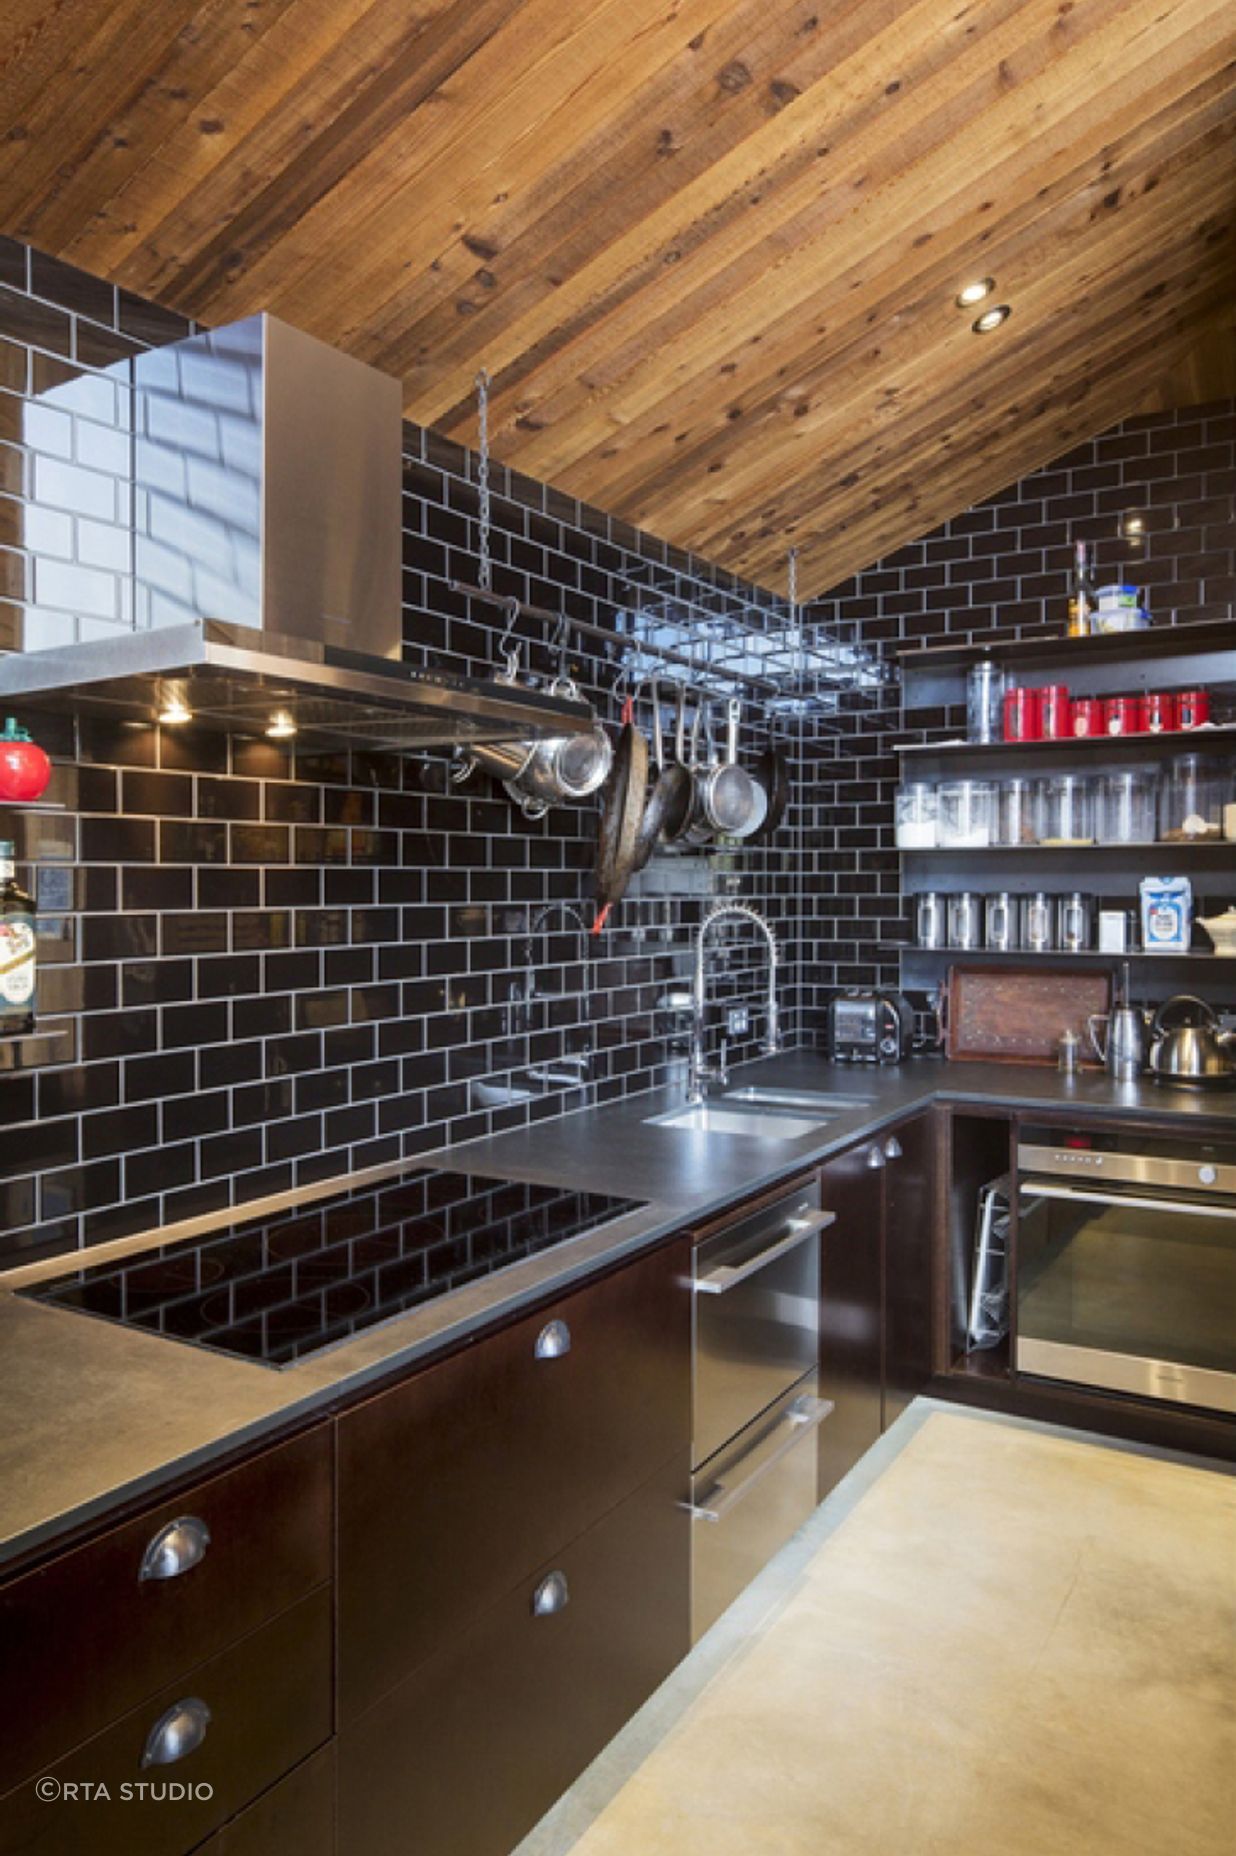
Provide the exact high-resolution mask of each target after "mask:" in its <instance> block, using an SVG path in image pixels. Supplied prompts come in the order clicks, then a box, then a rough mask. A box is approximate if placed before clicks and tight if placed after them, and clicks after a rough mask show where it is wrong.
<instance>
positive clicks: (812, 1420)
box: [679, 1393, 837, 1521]
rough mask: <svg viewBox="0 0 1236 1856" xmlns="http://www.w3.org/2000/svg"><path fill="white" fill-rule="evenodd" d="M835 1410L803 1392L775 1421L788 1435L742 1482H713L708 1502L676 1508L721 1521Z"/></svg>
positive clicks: (699, 1518) (827, 1401)
mask: <svg viewBox="0 0 1236 1856" xmlns="http://www.w3.org/2000/svg"><path fill="white" fill-rule="evenodd" d="M836 1409H837V1407H836V1405H835V1403H834V1402H833V1400H832V1399H830V1398H813V1397H811V1396H810V1395H809V1394H806V1393H804V1394H803V1395H802V1396H801V1397H800V1398H796V1399H795V1400H794V1402H793V1404H791V1405H787V1407H786V1409H785V1411H784V1412H783V1413H782V1414H781V1417H780V1419H779V1420H778V1423H779V1424H784V1425H785V1427H786V1429H787V1430H788V1432H789V1435H788V1436H787V1437H785V1438H784V1439H783V1440H782V1442H781V1443H779V1444H778V1445H777V1447H776V1448H775V1449H774V1450H772V1451H770V1452H769V1454H768V1455H767V1456H766V1457H765V1458H764V1461H763V1462H762V1463H761V1464H759V1466H758V1467H757V1468H756V1469H753V1470H752V1471H751V1472H750V1474H749V1475H748V1476H747V1477H746V1479H745V1480H744V1481H742V1482H733V1483H729V1482H714V1483H713V1485H712V1487H711V1488H710V1489H709V1490H708V1500H707V1501H703V1502H682V1503H680V1504H679V1505H680V1507H683V1508H685V1509H686V1511H687V1513H688V1514H689V1515H690V1516H691V1519H692V1520H693V1521H724V1519H725V1517H726V1515H727V1514H728V1513H729V1512H730V1509H731V1508H735V1507H737V1505H738V1503H739V1502H740V1501H741V1500H742V1499H743V1497H744V1496H745V1495H749V1494H750V1493H751V1490H752V1489H753V1488H754V1487H755V1485H756V1483H757V1482H760V1481H762V1480H763V1478H764V1477H765V1476H766V1475H767V1474H768V1472H769V1470H770V1469H776V1467H777V1465H778V1463H780V1462H781V1460H782V1459H783V1458H784V1457H787V1456H788V1455H789V1453H790V1451H791V1450H794V1449H796V1448H797V1447H798V1443H799V1441H800V1439H801V1438H802V1436H803V1433H804V1432H805V1431H814V1430H818V1429H819V1427H820V1425H821V1424H823V1422H824V1420H825V1418H828V1417H831V1416H832V1414H833V1412H834V1411H835V1410H836Z"/></svg>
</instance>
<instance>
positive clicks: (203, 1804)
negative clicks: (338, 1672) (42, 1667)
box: [0, 1586, 331, 1856]
mask: <svg viewBox="0 0 1236 1856" xmlns="http://www.w3.org/2000/svg"><path fill="white" fill-rule="evenodd" d="M330 1687H331V1603H330V1587H329V1586H327V1587H324V1588H323V1589H322V1590H320V1591H318V1592H315V1593H314V1594H313V1595H312V1596H311V1597H309V1598H305V1599H302V1600H301V1602H300V1603H299V1604H298V1605H294V1606H293V1607H292V1609H291V1610H290V1611H286V1612H285V1613H284V1614H283V1616H282V1617H279V1618H276V1619H275V1620H274V1622H273V1623H270V1624H265V1625H263V1627H262V1628H261V1630H258V1631H255V1632H254V1633H253V1634H252V1636H249V1637H246V1638H245V1639H244V1640H243V1642H241V1643H237V1644H234V1645H233V1646H232V1648H231V1649H230V1650H225V1651H224V1652H223V1654H222V1655H221V1656H216V1657H213V1658H212V1659H211V1661H210V1662H208V1663H205V1664H203V1665H202V1667H201V1668H200V1669H195V1670H194V1671H193V1672H192V1673H191V1674H190V1675H188V1676H186V1677H184V1678H183V1679H182V1680H181V1681H179V1682H178V1683H176V1684H175V1685H174V1686H173V1687H170V1688H165V1689H163V1690H161V1691H160V1692H159V1693H158V1694H157V1695H153V1696H151V1697H150V1699H149V1700H148V1701H146V1702H145V1703H143V1705H142V1706H141V1707H140V1708H137V1709H134V1711H133V1712H132V1713H131V1714H127V1715H126V1716H125V1717H124V1719H123V1720H121V1721H117V1722H116V1724H115V1725H114V1726H113V1727H109V1728H107V1729H106V1730H105V1731H104V1732H103V1733H101V1734H98V1735H96V1737H95V1738H94V1739H93V1740H90V1741H87V1743H86V1744H85V1746H82V1747H79V1748H78V1749H77V1751H76V1752H74V1753H71V1754H70V1755H69V1756H68V1758H67V1759H62V1760H60V1761H59V1762H58V1763H57V1764H56V1765H55V1766H53V1767H52V1768H51V1769H50V1771H49V1772H48V1773H47V1774H46V1775H44V1777H43V1778H42V1780H41V1781H35V1780H33V1779H26V1780H25V1781H24V1782H23V1783H22V1784H21V1785H19V1786H18V1787H17V1789H16V1791H13V1792H10V1793H9V1795H8V1797H7V1798H6V1799H4V1800H3V1802H0V1849H3V1850H4V1852H5V1856H134V1852H135V1851H137V1850H140V1851H141V1856H183V1853H184V1852H185V1851H187V1850H191V1849H194V1848H196V1846H197V1845H198V1844H199V1843H200V1842H202V1841H203V1839H204V1838H206V1837H208V1836H209V1835H210V1833H211V1832H212V1831H213V1830H215V1829H217V1828H218V1826H219V1825H220V1824H222V1823H224V1822H225V1821H226V1819H228V1818H229V1817H232V1816H233V1815H234V1814H235V1813H236V1812H237V1811H239V1810H241V1809H242V1807H243V1806H244V1805H246V1804H248V1803H249V1801H250V1799H252V1798H254V1797H256V1795H257V1794H258V1793H259V1792H261V1791H263V1790H264V1789H265V1788H266V1787H267V1786H268V1785H271V1784H273V1783H274V1781H275V1780H276V1779H278V1778H279V1777H281V1776H282V1774H283V1773H285V1772H287V1771H288V1769H289V1768H290V1767H292V1766H294V1765H295V1764H296V1763H297V1761H298V1760H301V1759H304V1758H305V1757H306V1756H307V1755H308V1754H309V1753H311V1752H313V1751H314V1749H315V1748H316V1747H318V1746H321V1745H322V1744H323V1742H325V1741H326V1740H327V1739H328V1738H329V1736H330V1731H331V1693H330ZM172 1711H176V1714H177V1718H178V1721H179V1723H180V1724H181V1732H182V1735H183V1736H184V1738H186V1739H188V1741H189V1743H190V1746H189V1750H186V1751H185V1752H184V1753H183V1755H182V1757H179V1758H176V1759H175V1760H170V1761H165V1763H159V1762H158V1761H157V1760H156V1761H155V1762H154V1763H147V1764H144V1763H143V1761H144V1759H148V1758H149V1756H150V1755H151V1753H152V1752H154V1751H155V1750H156V1748H160V1747H161V1748H162V1750H163V1752H164V1753H165V1754H166V1753H170V1752H173V1751H175V1745H174V1740H173V1737H172V1733H171V1732H170V1731H165V1733H164V1734H163V1736H162V1738H161V1739H160V1738H159V1736H158V1725H159V1723H160V1722H161V1721H165V1720H167V1718H168V1717H169V1715H170V1714H171V1712H172ZM199 1733H200V1736H201V1737H200V1743H199V1744H194V1742H196V1740H197V1737H198V1734H199ZM182 1743H183V1742H182ZM51 1779H55V1780H56V1781H57V1782H58V1784H59V1785H60V1786H61V1787H64V1788H67V1787H69V1786H77V1787H78V1791H77V1794H76V1795H75V1796H73V1797H68V1796H65V1795H63V1794H62V1795H61V1797H60V1798H59V1800H58V1801H47V1802H44V1801H42V1800H41V1799H40V1798H39V1796H38V1794H37V1792H36V1783H43V1784H44V1785H46V1784H47V1783H48V1781H49V1780H51ZM143 1784H144V1785H146V1786H148V1787H150V1788H152V1790H150V1791H148V1792H147V1793H146V1794H145V1795H141V1794H136V1795H135V1793H134V1790H133V1788H135V1787H137V1786H139V1785H143ZM87 1787H89V1788H91V1789H92V1790H95V1791H96V1795H95V1796H87V1793H86V1788H87ZM99 1787H103V1788H105V1789H106V1793H107V1796H106V1797H104V1796H102V1794H101V1793H98V1792H97V1788H99ZM126 1787H127V1788H129V1789H128V1790H127V1791H126ZM167 1787H183V1788H184V1789H185V1790H186V1791H187V1792H189V1793H190V1795H189V1796H187V1797H182V1796H181V1795H180V1794H179V1793H178V1792H177V1791H175V1790H172V1791H171V1792H170V1793H169V1792H168V1791H167V1790H166V1789H165V1788H167Z"/></svg>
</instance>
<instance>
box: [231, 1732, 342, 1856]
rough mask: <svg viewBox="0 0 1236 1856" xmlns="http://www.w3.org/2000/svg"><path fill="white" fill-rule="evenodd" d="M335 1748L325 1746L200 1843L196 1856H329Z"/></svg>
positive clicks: (332, 1831)
mask: <svg viewBox="0 0 1236 1856" xmlns="http://www.w3.org/2000/svg"><path fill="white" fill-rule="evenodd" d="M334 1849H335V1749H334V1747H333V1746H327V1747H323V1748H322V1751H321V1752H320V1753H315V1754H314V1755H313V1757H312V1758H311V1759H306V1760H304V1761H303V1762H302V1763H301V1764H300V1765H299V1766H297V1767H296V1769H295V1771H293V1772H289V1774H288V1776H287V1778H286V1779H280V1781H279V1783H278V1784H277V1785H272V1786H271V1788H270V1790H269V1791H268V1792H263V1794H262V1796H261V1797H260V1798H259V1799H257V1800H256V1802H255V1803H253V1804H251V1805H250V1806H249V1808H248V1810H247V1811H242V1812H241V1813H240V1816H239V1817H234V1818H233V1819H232V1821H231V1823H229V1824H225V1825H224V1826H223V1829H222V1830H221V1831H219V1832H218V1834H217V1835H216V1836H213V1837H211V1838H210V1839H209V1841H208V1842H206V1843H203V1844H202V1846H201V1850H200V1853H199V1856H333V1852H334Z"/></svg>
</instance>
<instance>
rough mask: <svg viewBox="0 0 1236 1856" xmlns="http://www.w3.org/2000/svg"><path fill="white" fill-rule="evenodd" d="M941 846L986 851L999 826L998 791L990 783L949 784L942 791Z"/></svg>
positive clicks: (957, 781) (940, 790)
mask: <svg viewBox="0 0 1236 1856" xmlns="http://www.w3.org/2000/svg"><path fill="white" fill-rule="evenodd" d="M939 793H940V821H939V831H940V840H939V841H940V843H941V844H945V845H952V846H954V847H955V848H957V849H961V850H985V849H986V848H987V846H988V845H989V844H990V843H991V841H992V837H993V835H994V832H995V825H996V789H995V787H994V786H993V785H992V783H991V781H990V780H950V781H948V782H946V784H945V785H943V786H942V787H941V788H940V789H939Z"/></svg>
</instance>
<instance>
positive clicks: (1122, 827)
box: [1094, 767, 1159, 844]
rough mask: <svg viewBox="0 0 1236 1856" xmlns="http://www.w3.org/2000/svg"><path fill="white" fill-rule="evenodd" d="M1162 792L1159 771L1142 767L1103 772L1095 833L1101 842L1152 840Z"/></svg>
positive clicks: (1097, 796) (1139, 842) (1142, 841)
mask: <svg viewBox="0 0 1236 1856" xmlns="http://www.w3.org/2000/svg"><path fill="white" fill-rule="evenodd" d="M1158 793H1159V780H1158V775H1157V774H1156V773H1154V772H1153V771H1149V772H1148V771H1147V770H1146V769H1145V768H1142V767H1130V768H1127V769H1124V770H1122V771H1121V772H1119V773H1105V774H1103V775H1101V777H1100V778H1099V781H1098V785H1097V791H1096V793H1095V819H1094V835H1095V837H1096V838H1097V839H1098V841H1099V843H1100V844H1152V843H1153V842H1154V838H1155V832H1156V823H1157V815H1156V801H1157V799H1158Z"/></svg>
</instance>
